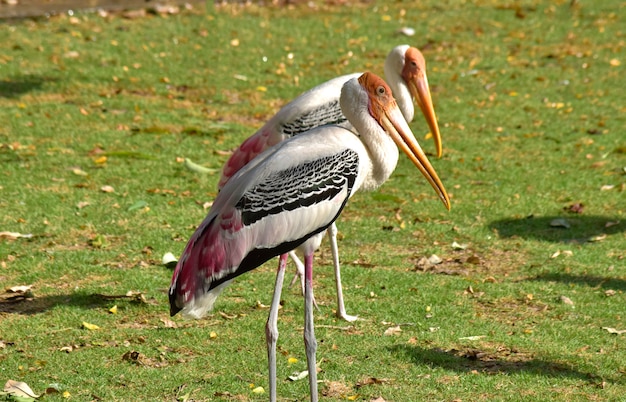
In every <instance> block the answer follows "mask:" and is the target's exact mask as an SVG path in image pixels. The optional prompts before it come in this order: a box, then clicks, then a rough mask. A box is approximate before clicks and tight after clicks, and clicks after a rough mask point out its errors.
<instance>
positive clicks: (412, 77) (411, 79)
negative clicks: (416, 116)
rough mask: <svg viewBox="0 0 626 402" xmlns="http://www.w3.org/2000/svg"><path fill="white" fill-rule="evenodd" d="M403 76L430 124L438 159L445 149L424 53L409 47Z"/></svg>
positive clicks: (405, 54) (405, 57)
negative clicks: (429, 84)
mask: <svg viewBox="0 0 626 402" xmlns="http://www.w3.org/2000/svg"><path fill="white" fill-rule="evenodd" d="M401 75H402V79H403V80H404V82H406V85H407V86H408V87H409V92H411V96H412V97H413V99H415V102H416V103H417V105H418V106H419V108H420V110H421V111H422V114H423V115H424V118H425V119H426V123H428V127H429V128H430V132H431V133H432V135H433V140H434V141H435V147H436V148H437V157H438V158H440V157H441V155H442V154H443V147H442V145H441V133H440V132H439V125H438V124H437V116H436V115H435V108H434V106H433V100H432V97H431V95H430V87H429V86H428V78H427V77H426V60H425V59H424V55H422V52H420V51H419V50H418V49H417V48H415V47H409V48H408V49H407V50H406V51H405V53H404V66H403V67H402V73H401Z"/></svg>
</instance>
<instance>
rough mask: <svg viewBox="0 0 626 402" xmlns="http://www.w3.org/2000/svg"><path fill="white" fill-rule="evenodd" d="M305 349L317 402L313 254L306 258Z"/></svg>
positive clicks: (313, 394)
mask: <svg viewBox="0 0 626 402" xmlns="http://www.w3.org/2000/svg"><path fill="white" fill-rule="evenodd" d="M304 348H305V351H306V361H307V368H308V370H309V388H310V391H311V402H317V401H318V395H317V368H316V365H317V362H316V357H315V353H316V351H317V341H316V340H315V330H314V328H313V253H310V254H307V255H305V256H304Z"/></svg>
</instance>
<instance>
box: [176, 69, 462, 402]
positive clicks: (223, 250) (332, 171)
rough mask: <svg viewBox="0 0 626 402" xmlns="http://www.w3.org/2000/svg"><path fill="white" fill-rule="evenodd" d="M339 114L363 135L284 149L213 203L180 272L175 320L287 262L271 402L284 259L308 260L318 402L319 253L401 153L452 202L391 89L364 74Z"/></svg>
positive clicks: (335, 130)
mask: <svg viewBox="0 0 626 402" xmlns="http://www.w3.org/2000/svg"><path fill="white" fill-rule="evenodd" d="M340 105H341V108H342V111H343V113H344V114H345V116H346V117H347V119H348V120H349V121H350V123H351V124H352V125H353V126H354V128H355V129H356V132H357V133H358V135H356V134H355V133H354V132H352V131H350V130H348V129H346V128H343V127H340V126H337V125H327V126H323V127H319V128H316V129H313V130H310V131H308V132H306V133H303V134H300V135H297V136H295V137H293V138H290V139H288V140H285V141H283V142H282V143H280V144H278V145H276V146H275V147H272V148H270V149H268V150H267V151H265V152H264V153H262V154H260V155H259V156H257V157H256V158H255V159H254V160H252V161H251V162H249V163H248V164H247V165H245V166H244V167H243V168H241V169H240V170H239V171H238V172H237V173H236V174H235V175H234V176H233V177H232V178H231V179H230V180H229V181H228V182H227V183H226V184H225V185H224V187H223V188H222V191H220V192H219V193H218V195H217V197H216V198H215V201H214V202H213V205H212V206H211V208H210V210H209V212H208V215H207V217H206V218H205V219H204V221H203V222H202V223H201V224H200V226H199V227H198V229H196V231H195V232H194V234H193V235H192V236H191V239H190V240H189V242H188V243H187V246H186V247H185V250H184V251H183V254H182V256H181V258H180V260H179V261H178V263H177V265H176V269H175V270H174V274H173V277H172V283H171V286H170V290H169V300H170V314H171V315H172V316H173V315H175V314H176V313H178V312H179V311H181V310H182V313H183V315H186V316H190V317H195V318H200V317H202V316H204V315H205V314H206V313H207V311H209V310H211V309H212V308H213V305H214V303H215V301H216V299H217V297H218V296H219V294H220V292H221V291H222V290H223V289H224V288H225V287H226V286H227V285H228V284H229V283H230V282H231V281H232V280H233V279H235V278H236V277H237V276H239V275H241V274H243V273H245V272H247V271H250V270H252V269H255V268H257V267H258V266H260V265H261V264H263V263H264V262H266V261H268V260H269V259H271V258H273V257H275V256H279V255H280V256H281V258H280V263H279V267H278V274H277V276H276V278H277V279H276V286H275V289H274V296H273V299H272V306H271V308H270V314H269V318H268V321H267V325H266V336H267V347H268V365H269V383H270V401H275V400H276V341H277V338H278V330H277V327H276V320H277V317H278V304H279V303H278V301H279V300H280V292H281V289H282V281H283V278H284V270H285V265H286V262H287V256H286V253H287V252H288V251H290V250H294V249H298V250H299V251H301V252H302V253H303V254H304V281H305V287H304V302H305V305H304V316H305V321H304V343H305V351H306V356H307V368H308V374H309V387H310V392H311V401H313V402H316V401H317V400H318V393H317V372H316V358H315V355H316V350H317V343H316V340H315V333H314V327H313V285H312V281H313V253H314V251H315V250H316V249H317V248H318V247H319V245H320V243H321V240H322V236H323V234H324V231H325V230H326V229H327V228H328V227H329V226H330V225H332V223H333V222H334V221H335V220H336V219H337V218H338V216H339V214H340V213H341V211H342V210H343V208H344V206H345V205H346V203H347V201H348V199H349V198H350V197H351V196H352V195H353V194H354V193H355V192H356V191H358V190H370V191H371V190H374V189H376V188H378V187H379V186H380V185H382V184H383V183H384V182H385V181H386V180H387V179H388V178H389V176H390V175H391V173H392V172H393V170H394V169H395V167H396V164H397V162H398V156H399V152H398V148H400V149H401V150H402V151H403V152H404V153H405V154H407V156H408V157H409V159H411V161H412V162H413V163H414V164H415V166H416V167H417V168H418V169H419V170H420V172H421V173H422V175H424V177H425V178H426V179H427V180H428V182H429V183H430V185H431V186H432V187H433V188H434V189H435V191H436V193H437V195H438V196H439V198H440V199H441V201H442V202H443V203H444V205H445V207H446V208H447V209H450V199H449V197H448V194H447V192H446V190H445V188H444V186H443V184H442V183H441V180H440V179H439V177H438V176H437V173H436V172H435V170H434V168H433V167H432V165H431V164H430V162H429V161H428V158H427V157H426V155H425V153H424V152H423V151H422V149H421V147H420V146H419V144H418V142H417V140H416V139H415V137H414V135H413V133H412V132H411V129H410V128H409V126H408V124H407V122H406V120H405V119H404V117H403V116H402V114H401V112H400V110H399V108H398V106H397V104H396V101H395V100H394V98H393V96H392V92H391V89H390V88H389V87H388V86H387V84H386V83H385V82H384V81H383V80H382V79H381V78H379V77H378V76H376V75H374V74H372V73H369V72H366V73H364V74H363V75H361V76H360V77H358V78H351V79H350V80H348V81H347V82H346V83H345V84H344V85H343V87H342V90H341V97H340Z"/></svg>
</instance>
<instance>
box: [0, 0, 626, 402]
mask: <svg viewBox="0 0 626 402" xmlns="http://www.w3.org/2000/svg"><path fill="white" fill-rule="evenodd" d="M328 3H335V2H328ZM338 3H341V2H338ZM388 3H390V4H388ZM625 16H626V4H625V3H624V2H623V1H621V0H605V1H595V2H591V1H573V2H570V1H564V0H560V1H552V2H544V1H538V0H528V1H517V2H513V1H495V0H482V1H469V2H466V1H463V2H461V1H446V2H440V1H434V0H427V1H421V2H401V1H397V2H382V1H380V2H357V3H355V4H351V5H343V4H327V3H326V2H321V1H320V2H313V4H312V5H309V4H306V2H298V4H297V5H295V6H289V7H277V6H267V7H260V6H256V5H249V6H220V7H216V6H213V5H211V4H210V5H209V6H207V7H203V6H195V7H194V8H193V9H183V10H182V11H181V12H180V13H177V14H173V15H154V14H147V15H143V16H140V15H136V14H132V13H131V14H130V15H125V16H124V15H121V14H110V15H106V16H103V15H98V14H95V13H94V14H83V13H75V14H74V15H72V16H67V15H64V16H56V17H52V18H41V19H28V20H16V21H2V22H0V27H1V29H0V121H2V124H1V125H0V167H1V168H0V232H1V233H0V284H1V287H0V383H2V384H4V383H5V382H6V381H7V380H15V381H24V382H26V383H27V384H28V385H29V386H30V387H31V388H32V389H33V390H34V391H35V392H36V393H37V394H43V393H45V395H44V396H42V398H43V399H45V400H50V401H61V400H76V401H91V400H93V401H97V400H104V401H139V400H143V401H175V400H180V401H184V400H196V401H199V400H202V401H209V400H211V401H214V400H225V401H226V400H244V401H247V400H251V401H257V400H258V401H262V400H266V399H267V393H258V392H259V391H260V390H259V388H258V387H263V388H265V389H266V390H267V387H268V385H267V367H266V366H267V363H266V352H265V336H264V325H265V320H266V319H267V314H268V310H267V308H266V307H265V306H267V305H269V304H270V301H271V295H272V288H273V284H274V272H275V268H276V261H271V262H269V263H267V264H265V265H264V266H262V267H261V268H259V269H257V270H255V271H253V272H250V273H249V274H247V275H244V276H242V277H240V278H239V279H238V280H236V281H235V283H234V284H233V285H232V286H231V287H230V288H228V289H227V290H226V291H225V292H224V293H223V294H222V296H221V298H220V299H219V300H218V303H217V305H216V310H215V311H214V312H213V314H211V315H209V316H208V317H207V318H206V319H204V320H199V321H187V320H183V319H182V318H180V317H178V316H176V317H174V318H170V317H169V314H168V302H167V289H168V287H169V282H170V279H171V275H172V271H171V269H169V268H167V267H165V266H164V265H163V264H162V262H161V258H162V256H163V254H165V253H166V252H172V253H173V254H174V255H176V256H178V255H180V253H181V252H182V249H183V247H184V246H185V244H186V241H187V240H188V238H189V236H190V235H191V233H192V232H193V231H194V229H195V227H196V226H197V225H198V224H199V223H200V222H201V221H202V219H203V218H204V215H205V214H206V203H207V202H210V201H211V200H212V199H213V198H214V196H215V193H216V184H217V180H218V176H219V175H218V173H219V169H220V167H221V166H222V164H223V163H224V162H225V160H226V159H227V157H228V152H229V151H230V150H232V149H233V148H234V147H235V146H237V145H238V144H239V143H241V141H242V140H243V139H245V138H246V137H247V136H248V135H250V134H252V133H253V132H254V131H255V130H256V129H257V128H258V127H260V126H261V125H262V124H263V122H265V121H266V120H267V119H268V118H269V117H271V115H272V114H273V113H274V112H275V111H276V110H277V109H278V108H280V106H282V105H284V104H285V103H286V102H288V101H289V100H290V99H292V98H294V97H295V96H297V95H298V94H299V93H301V92H303V91H305V90H306V89H308V88H310V87H312V86H314V85H316V84H318V83H321V82H323V81H325V80H327V79H330V78H333V77H335V76H338V75H340V74H345V73H351V72H355V71H363V70H371V71H373V72H375V73H378V74H381V75H382V66H383V60H384V58H385V57H386V55H387V53H388V52H389V50H391V48H393V47H394V46H396V45H398V44H402V43H409V44H411V45H414V46H417V47H418V48H420V49H421V50H422V51H423V53H424V55H425V57H426V59H427V63H428V77H429V82H430V85H431V89H432V93H433V99H434V103H435V108H436V110H437V113H438V118H439V124H440V128H441V131H442V136H443V141H444V156H443V157H442V158H441V159H437V158H436V157H435V156H434V155H432V153H433V150H434V146H433V144H432V141H431V140H429V139H427V138H425V137H427V132H428V128H427V127H426V125H425V124H424V122H423V121H422V119H421V117H420V116H417V117H416V120H415V121H414V122H413V123H411V127H412V129H413V131H414V132H415V133H416V135H417V137H418V139H420V140H421V143H422V147H423V148H424V149H425V150H427V151H429V152H430V155H431V157H430V159H431V162H432V163H433V165H434V167H435V169H436V170H437V172H438V173H439V176H440V177H441V179H442V181H443V182H444V184H445V186H446V188H447V189H448V192H449V193H450V195H451V197H452V210H451V211H450V212H447V211H446V210H445V209H444V208H443V207H442V205H441V202H439V201H438V200H437V199H436V195H435V193H434V191H433V190H432V189H431V188H430V186H429V185H428V184H427V183H426V181H425V180H423V178H422V177H421V175H420V174H419V173H418V172H417V171H416V169H415V168H414V167H413V166H412V164H411V163H410V161H409V160H408V159H407V158H405V157H401V158H400V159H401V160H400V162H399V165H398V168H397V170H396V172H395V173H394V174H393V175H392V177H391V179H390V180H389V181H388V182H387V183H386V184H385V185H384V186H383V187H382V188H381V189H379V190H378V191H376V192H373V193H360V194H357V195H356V196H355V197H354V198H353V199H352V200H351V201H350V203H349V204H348V206H347V207H346V209H345V211H344V213H343V214H342V216H341V217H340V218H339V220H338V222H337V223H338V227H339V231H340V240H339V246H340V254H341V262H342V266H343V279H344V293H345V297H346V307H347V310H348V313H349V314H358V315H359V317H360V318H361V319H360V320H358V321H357V322H355V323H352V324H349V323H346V322H343V321H341V320H338V319H337V318H335V315H334V309H335V292H334V284H333V274H332V262H331V255H330V250H329V248H328V246H327V244H326V243H323V245H322V247H321V249H320V250H319V252H318V253H317V254H316V273H315V278H316V282H315V290H316V299H317V301H318V304H319V306H320V309H319V311H317V312H316V313H315V320H316V326H317V330H316V335H317V338H318V342H319V349H318V360H319V367H320V369H321V371H320V373H319V374H318V378H319V379H320V380H321V384H320V389H321V393H322V399H323V400H359V401H379V402H380V401H418V400H423V401H494V400H497V401H529V400H555V401H589V400H593V401H616V400H623V399H624V395H626V376H625V374H626V347H625V338H624V337H625V336H626V333H624V330H626V322H625V321H626V303H625V298H626V296H625V295H624V292H625V291H626V133H625V131H626V117H625V116H626V102H625V99H626V98H625V97H624V75H625V74H624V73H625V66H626V31H625V27H626V17H625ZM403 27H411V28H414V29H415V32H416V33H415V36H412V37H407V36H403V35H401V34H399V33H398V31H399V29H401V28H403ZM184 158H189V159H191V160H193V161H195V162H197V163H200V164H202V165H204V166H205V167H208V168H211V169H214V171H215V173H214V174H200V173H197V172H194V171H191V170H189V169H187V168H186V167H185V165H184V163H183V160H184ZM5 232H12V233H18V234H21V235H25V236H24V237H16V236H15V235H14V234H7V233H5ZM29 235H31V236H29ZM433 254H436V255H437V256H439V257H440V258H441V260H442V262H441V263H440V264H437V265H434V266H431V265H429V264H426V263H425V262H424V258H428V257H430V256H431V255H433ZM292 272H294V270H293V269H292V268H290V269H289V275H291V273H292ZM289 279H290V278H288V279H287V281H288V280H289ZM19 286H31V287H30V288H29V289H28V290H26V292H19V290H20V289H14V290H17V291H18V292H17V293H15V292H12V291H11V290H10V288H14V287H19ZM302 318H303V303H302V297H301V296H300V292H299V289H298V287H297V286H294V287H292V288H290V289H286V290H285V292H284V293H283V308H282V310H281V312H280V318H279V330H280V338H279V340H278V348H279V356H278V394H279V400H284V401H305V400H307V399H308V383H307V381H306V380H300V381H290V380H288V377H289V376H290V375H292V373H293V372H299V371H302V370H305V369H306V358H305V354H304V346H303V341H302V325H303V324H302ZM94 326H95V327H94ZM90 328H91V329H90ZM46 389H48V391H47V392H46ZM255 390H256V392H255Z"/></svg>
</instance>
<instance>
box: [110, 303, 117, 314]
mask: <svg viewBox="0 0 626 402" xmlns="http://www.w3.org/2000/svg"><path fill="white" fill-rule="evenodd" d="M109 313H111V314H117V304H116V305H115V306H113V307H111V308H110V309H109Z"/></svg>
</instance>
